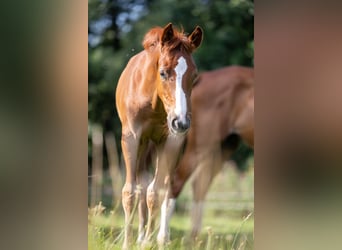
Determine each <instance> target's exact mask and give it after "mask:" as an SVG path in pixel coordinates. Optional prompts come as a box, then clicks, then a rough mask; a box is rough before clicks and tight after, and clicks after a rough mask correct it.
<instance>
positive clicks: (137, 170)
mask: <svg viewBox="0 0 342 250" xmlns="http://www.w3.org/2000/svg"><path fill="white" fill-rule="evenodd" d="M202 33H203V32H202V29H201V28H200V27H198V26H197V27H196V28H195V29H194V31H193V32H192V33H191V34H190V35H189V36H186V35H185V34H184V33H183V32H179V31H177V30H176V29H174V28H173V26H172V24H171V23H170V24H168V25H166V26H165V27H164V28H161V27H156V28H153V29H151V30H150V31H149V32H148V33H147V34H146V35H145V38H144V41H143V46H144V50H143V51H142V52H140V53H138V54H137V55H135V56H134V57H132V58H131V59H130V61H129V62H128V64H127V66H126V68H125V69H124V71H123V72H122V74H121V77H120V79H119V83H118V86H117V89H116V107H117V110H118V114H119V118H120V120H121V124H122V138H121V144H122V151H123V156H124V161H125V166H126V181H125V185H124V187H123V189H122V205H123V208H124V212H125V235H124V243H123V248H124V249H127V248H129V247H130V245H131V243H132V221H133V206H134V200H135V191H136V188H137V186H138V185H139V186H140V187H141V190H140V192H141V193H140V201H139V235H138V242H139V243H141V242H143V243H149V242H150V240H151V234H152V232H153V227H154V219H155V217H156V213H157V211H158V210H157V209H158V206H159V205H158V194H159V191H160V190H161V189H165V190H166V194H165V198H166V196H167V195H168V194H169V193H170V190H169V186H170V185H169V183H165V180H166V179H168V178H166V177H168V176H170V175H171V174H172V172H173V170H174V168H175V165H176V159H177V158H178V155H179V152H180V149H181V148H182V145H183V143H184V139H185V137H186V133H187V131H188V129H189V127H190V119H191V116H190V112H191V101H190V95H191V91H192V86H193V83H194V80H195V79H196V77H197V68H196V65H195V63H194V61H193V58H192V55H191V54H192V53H193V52H194V51H195V50H196V49H197V48H198V47H199V46H200V44H201V42H202V36H203V35H202ZM151 144H153V147H154V149H155V152H156V168H155V174H154V178H153V180H152V182H151V183H148V180H147V179H146V178H145V177H146V173H145V171H146V157H147V154H148V151H149V150H148V148H149V147H150V145H151ZM173 206H174V202H169V200H167V199H164V201H163V205H162V211H161V225H160V230H159V233H158V237H157V239H158V243H159V244H161V245H162V244H164V243H165V241H167V240H168V237H169V236H168V232H169V230H168V223H165V222H166V221H168V220H167V219H166V218H167V217H169V211H170V210H172V208H173ZM147 209H148V211H147ZM147 216H148V221H147V220H146V219H147ZM146 224H147V228H146V232H145V226H146Z"/></svg>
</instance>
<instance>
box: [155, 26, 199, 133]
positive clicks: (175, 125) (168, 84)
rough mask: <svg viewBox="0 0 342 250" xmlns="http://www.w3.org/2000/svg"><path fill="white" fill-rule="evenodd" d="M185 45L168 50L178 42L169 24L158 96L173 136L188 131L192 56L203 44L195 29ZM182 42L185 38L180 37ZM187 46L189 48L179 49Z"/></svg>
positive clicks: (163, 50) (163, 46) (165, 36)
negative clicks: (173, 43)
mask: <svg viewBox="0 0 342 250" xmlns="http://www.w3.org/2000/svg"><path fill="white" fill-rule="evenodd" d="M185 38H186V39H188V41H187V44H185V45H183V44H181V42H179V41H178V43H179V45H178V46H175V47H173V49H168V47H167V46H169V47H172V44H171V46H170V43H172V42H177V41H176V39H177V38H175V34H174V31H173V28H172V25H171V24H169V25H168V26H166V27H165V28H164V32H163V35H162V47H161V54H160V58H159V62H158V65H159V81H158V82H159V86H158V93H159V97H160V99H161V100H162V102H163V104H164V108H165V110H166V112H167V125H168V127H169V130H170V132H171V133H172V134H184V133H185V132H187V130H188V129H189V128H190V119H191V118H190V112H191V100H190V96H191V90H192V86H193V82H194V80H195V78H196V76H197V68H196V65H195V63H194V61H193V59H192V56H191V53H192V52H193V51H194V50H195V49H196V48H197V47H198V46H199V45H200V43H201V41H202V30H201V29H200V28H199V27H197V28H196V29H195V31H194V32H193V33H192V34H191V35H190V36H189V37H185ZM183 39H184V38H183ZM182 46H188V47H182Z"/></svg>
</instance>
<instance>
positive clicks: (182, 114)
mask: <svg viewBox="0 0 342 250" xmlns="http://www.w3.org/2000/svg"><path fill="white" fill-rule="evenodd" d="M187 68H188V65H187V64H186V61H185V59H184V57H182V56H181V57H180V58H178V64H177V66H176V67H175V71H176V108H175V114H176V115H177V116H178V117H179V119H180V120H181V121H183V122H185V121H186V120H185V118H186V112H187V106H186V98H185V93H184V90H183V88H182V79H183V75H184V73H185V72H186V70H187Z"/></svg>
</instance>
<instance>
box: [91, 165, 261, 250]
mask: <svg viewBox="0 0 342 250" xmlns="http://www.w3.org/2000/svg"><path fill="white" fill-rule="evenodd" d="M249 165H250V167H249V170H248V171H247V172H245V173H243V174H240V173H238V172H237V171H236V169H235V167H233V166H232V165H231V164H228V163H227V164H225V166H224V168H223V171H222V172H221V173H220V174H219V175H218V176H217V177H216V178H215V180H214V182H213V184H212V186H211V188H210V191H209V193H208V195H207V199H206V203H205V208H204V216H203V224H202V231H201V234H200V235H199V237H198V238H197V239H195V240H194V241H192V240H191V239H190V237H189V232H190V228H191V226H190V211H191V198H192V195H191V188H190V183H188V184H187V185H186V187H185V189H184V190H183V192H182V194H181V196H180V197H179V199H178V200H177V205H176V211H175V213H174V215H173V217H172V219H171V222H170V226H171V236H170V237H171V241H170V243H169V244H168V245H167V246H166V247H165V249H206V250H207V249H213V250H218V249H222V250H223V249H246V250H247V249H253V243H254V170H253V167H252V166H253V159H252V158H251V159H250V160H249ZM102 210H103V211H102ZM102 210H101V211H98V212H97V213H94V209H90V212H89V219H88V249H90V250H107V249H121V245H122V241H123V225H124V217H123V210H122V207H121V203H120V201H117V202H116V205H115V207H114V208H111V209H110V208H102ZM134 223H135V224H134V225H135V227H134V229H135V230H134V236H135V237H136V236H137V224H138V216H137V214H136V216H135V219H134ZM156 224H157V225H158V222H157V223H156ZM155 234H157V230H156V232H155ZM133 249H139V248H138V247H137V246H136V247H134V248H133ZM151 249H158V247H157V246H156V244H155V243H152V247H151Z"/></svg>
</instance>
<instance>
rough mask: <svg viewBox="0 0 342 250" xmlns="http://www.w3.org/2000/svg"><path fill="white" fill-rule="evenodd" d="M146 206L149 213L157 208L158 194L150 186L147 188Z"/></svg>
mask: <svg viewBox="0 0 342 250" xmlns="http://www.w3.org/2000/svg"><path fill="white" fill-rule="evenodd" d="M146 204H147V207H148V209H149V211H154V210H156V208H157V207H158V193H157V192H156V190H154V188H153V187H151V186H149V187H148V188H147V192H146Z"/></svg>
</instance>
